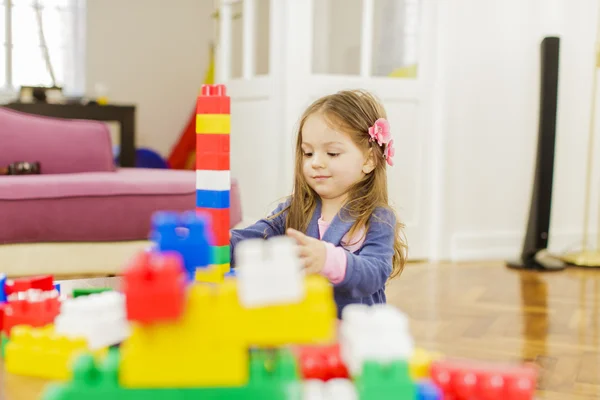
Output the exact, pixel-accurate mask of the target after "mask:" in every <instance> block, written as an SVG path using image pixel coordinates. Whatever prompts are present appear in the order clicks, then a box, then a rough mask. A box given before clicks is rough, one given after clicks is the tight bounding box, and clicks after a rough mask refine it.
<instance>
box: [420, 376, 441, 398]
mask: <svg viewBox="0 0 600 400" xmlns="http://www.w3.org/2000/svg"><path fill="white" fill-rule="evenodd" d="M441 398H442V391H441V390H440V389H439V388H438V387H437V386H436V385H435V384H434V383H433V382H432V381H430V380H428V379H425V380H422V381H419V382H418V383H417V400H441Z"/></svg>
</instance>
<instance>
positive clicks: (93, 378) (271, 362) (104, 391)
mask: <svg viewBox="0 0 600 400" xmlns="http://www.w3.org/2000/svg"><path fill="white" fill-rule="evenodd" d="M119 365H120V361H119V350H118V349H110V350H109V352H108V355H107V356H106V357H105V358H103V359H101V360H99V361H98V362H97V361H96V360H94V358H93V357H92V356H91V355H89V354H85V355H83V356H81V357H79V358H78V359H77V360H76V361H75V364H74V373H73V381H72V382H68V383H53V384H51V385H50V386H48V387H47V388H46V390H45V391H44V393H43V395H42V400H79V399H86V400H104V399H113V400H189V399H202V400H217V399H219V400H234V399H244V400H264V399H269V400H292V399H300V398H301V395H302V392H301V382H299V381H298V380H297V375H296V373H295V368H296V365H295V361H294V359H293V357H291V356H290V354H289V353H288V352H286V351H283V350H280V351H277V352H276V354H275V356H274V357H268V356H265V355H264V352H253V353H252V355H251V356H250V362H249V365H246V369H247V370H249V373H248V374H249V377H250V380H249V382H248V384H247V385H243V386H229V387H194V388H125V387H122V386H120V385H119V379H120V373H121V371H120V368H119ZM196 365H198V364H196ZM349 400H352V399H349Z"/></svg>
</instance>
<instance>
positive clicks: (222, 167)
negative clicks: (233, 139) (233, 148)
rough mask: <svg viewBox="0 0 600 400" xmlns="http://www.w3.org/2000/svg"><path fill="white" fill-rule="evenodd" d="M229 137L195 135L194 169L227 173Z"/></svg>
mask: <svg viewBox="0 0 600 400" xmlns="http://www.w3.org/2000/svg"><path fill="white" fill-rule="evenodd" d="M229 137H230V136H229V135H227V134H213V135H196V169H202V170H213V171H228V170H229V169H230V147H229V143H230V141H229V140H230V139H229Z"/></svg>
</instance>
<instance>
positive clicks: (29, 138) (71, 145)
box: [0, 107, 116, 174]
mask: <svg viewBox="0 0 600 400" xmlns="http://www.w3.org/2000/svg"><path fill="white" fill-rule="evenodd" d="M0 143H2V146H0V167H4V166H6V165H8V164H11V163H13V162H18V161H28V162H36V161H37V162H39V163H40V165H41V170H42V174H64V173H77V172H109V171H114V170H115V169H116V168H115V164H114V160H113V154H112V146H111V141H110V132H109V129H108V127H107V126H106V124H104V123H102V122H97V121H84V120H68V119H61V118H52V117H43V116H38V115H33V114H27V113H23V112H19V111H14V110H10V109H8V108H5V107H0Z"/></svg>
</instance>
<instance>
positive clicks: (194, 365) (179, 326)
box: [119, 285, 248, 388]
mask: <svg viewBox="0 0 600 400" xmlns="http://www.w3.org/2000/svg"><path fill="white" fill-rule="evenodd" d="M218 288H219V286H215V287H213V286H211V285H192V286H191V287H190V288H189V290H188V301H187V304H186V309H185V311H184V313H183V315H182V317H181V318H180V319H179V320H178V321H174V322H164V323H160V324H149V325H140V324H135V325H133V327H132V334H131V336H130V337H129V338H128V339H127V340H126V341H125V342H124V343H123V344H122V345H121V365H120V368H119V381H120V383H121V386H123V387H148V388H158V387H170V388H174V387H180V388H183V387H201V386H239V385H244V384H245V383H247V381H248V351H247V349H246V348H245V347H244V346H243V343H242V342H241V341H240V340H238V341H235V340H230V339H235V337H236V335H235V334H239V333H240V332H242V330H241V329H239V327H238V329H236V331H235V332H226V333H225V334H222V333H221V332H222V327H220V326H218V325H217V324H216V323H215V321H216V319H217V315H216V312H217V309H218V308H219V307H215V305H216V303H218V301H219V296H218V294H217V293H216V292H215V291H216V290H218Z"/></svg>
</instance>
